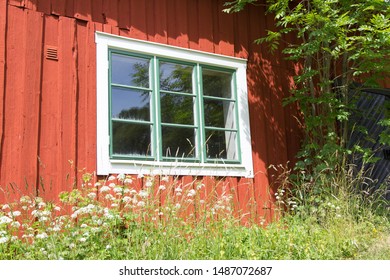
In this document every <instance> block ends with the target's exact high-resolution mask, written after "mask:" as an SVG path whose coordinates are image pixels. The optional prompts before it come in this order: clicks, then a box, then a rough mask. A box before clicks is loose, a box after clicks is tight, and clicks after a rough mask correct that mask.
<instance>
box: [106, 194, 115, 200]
mask: <svg viewBox="0 0 390 280" xmlns="http://www.w3.org/2000/svg"><path fill="white" fill-rule="evenodd" d="M104 198H105V199H106V200H114V199H115V197H113V196H112V195H111V194H106V196H105V197H104Z"/></svg>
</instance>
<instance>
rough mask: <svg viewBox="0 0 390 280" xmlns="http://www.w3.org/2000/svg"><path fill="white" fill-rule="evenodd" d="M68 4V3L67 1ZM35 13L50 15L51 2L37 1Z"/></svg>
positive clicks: (45, 0) (49, 0)
mask: <svg viewBox="0 0 390 280" xmlns="http://www.w3.org/2000/svg"><path fill="white" fill-rule="evenodd" d="M68 2H69V1H68ZM36 7H37V11H39V12H42V13H44V14H46V15H50V14H51V0H39V1H37V2H36Z"/></svg>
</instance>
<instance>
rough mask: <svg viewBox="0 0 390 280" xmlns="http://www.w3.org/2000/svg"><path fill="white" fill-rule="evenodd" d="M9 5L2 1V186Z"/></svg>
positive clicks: (0, 197) (1, 183)
mask: <svg viewBox="0 0 390 280" xmlns="http://www.w3.org/2000/svg"><path fill="white" fill-rule="evenodd" d="M7 8H8V5H7V2H6V1H2V2H1V3H0V188H1V187H3V186H4V183H5V182H4V181H3V176H2V175H3V169H4V165H3V164H2V162H3V155H4V150H3V135H4V120H5V118H4V114H5V80H6V60H7V51H6V46H7V36H6V34H7V20H8V9H7ZM4 200H5V197H4V194H3V192H2V191H1V190H0V202H1V201H4Z"/></svg>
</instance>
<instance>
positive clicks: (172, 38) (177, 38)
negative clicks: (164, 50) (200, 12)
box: [167, 0, 189, 48]
mask: <svg viewBox="0 0 390 280" xmlns="http://www.w3.org/2000/svg"><path fill="white" fill-rule="evenodd" d="M170 2H173V3H172V4H173V5H172V4H171V5H167V18H168V24H167V33H168V44H169V45H173V46H178V47H183V48H188V46H189V42H188V41H189V40H188V26H187V24H188V22H187V1H186V0H174V1H170Z"/></svg>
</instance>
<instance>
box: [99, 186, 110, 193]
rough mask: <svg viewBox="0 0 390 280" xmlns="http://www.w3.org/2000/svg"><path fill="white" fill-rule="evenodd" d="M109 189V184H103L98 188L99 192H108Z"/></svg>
mask: <svg viewBox="0 0 390 280" xmlns="http://www.w3.org/2000/svg"><path fill="white" fill-rule="evenodd" d="M109 191H110V187H109V186H103V187H101V188H100V192H109Z"/></svg>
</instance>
